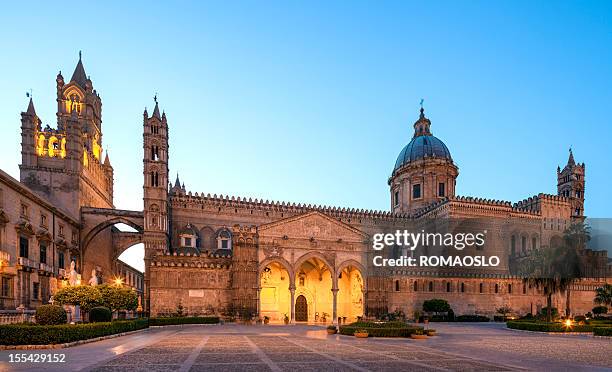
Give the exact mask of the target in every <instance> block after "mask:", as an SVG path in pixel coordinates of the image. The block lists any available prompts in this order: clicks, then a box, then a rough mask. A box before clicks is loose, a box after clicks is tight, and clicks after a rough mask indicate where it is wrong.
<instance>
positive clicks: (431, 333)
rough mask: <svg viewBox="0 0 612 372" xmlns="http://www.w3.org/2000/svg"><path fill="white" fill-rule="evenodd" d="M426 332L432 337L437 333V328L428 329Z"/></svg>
mask: <svg viewBox="0 0 612 372" xmlns="http://www.w3.org/2000/svg"><path fill="white" fill-rule="evenodd" d="M425 333H426V334H427V336H429V337H432V336H435V335H436V330H435V329H427V330H425Z"/></svg>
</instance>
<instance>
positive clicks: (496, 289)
mask: <svg viewBox="0 0 612 372" xmlns="http://www.w3.org/2000/svg"><path fill="white" fill-rule="evenodd" d="M495 293H499V284H497V283H495Z"/></svg>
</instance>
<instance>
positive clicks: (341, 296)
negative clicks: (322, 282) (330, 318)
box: [336, 260, 366, 322]
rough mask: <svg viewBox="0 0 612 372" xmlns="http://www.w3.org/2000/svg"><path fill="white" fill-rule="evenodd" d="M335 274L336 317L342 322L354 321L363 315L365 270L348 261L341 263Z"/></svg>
mask: <svg viewBox="0 0 612 372" xmlns="http://www.w3.org/2000/svg"><path fill="white" fill-rule="evenodd" d="M336 272H337V273H338V275H337V277H336V280H337V286H338V295H337V315H338V317H339V318H341V319H342V320H343V321H346V322H352V321H355V320H357V318H358V317H361V316H363V314H364V308H365V291H366V283H365V282H366V281H365V269H364V268H363V266H362V265H361V264H359V263H358V262H357V261H354V260H349V261H345V262H343V263H342V264H341V265H340V266H339V267H338V270H337V271H336Z"/></svg>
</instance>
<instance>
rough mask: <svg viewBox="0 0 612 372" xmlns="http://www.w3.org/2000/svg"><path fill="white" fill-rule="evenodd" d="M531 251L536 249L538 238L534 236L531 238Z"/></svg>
mask: <svg viewBox="0 0 612 372" xmlns="http://www.w3.org/2000/svg"><path fill="white" fill-rule="evenodd" d="M531 249H538V238H537V237H535V236H534V237H532V238H531Z"/></svg>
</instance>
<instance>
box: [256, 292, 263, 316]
mask: <svg viewBox="0 0 612 372" xmlns="http://www.w3.org/2000/svg"><path fill="white" fill-rule="evenodd" d="M257 317H258V318H260V319H262V320H263V317H262V316H261V287H257Z"/></svg>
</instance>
